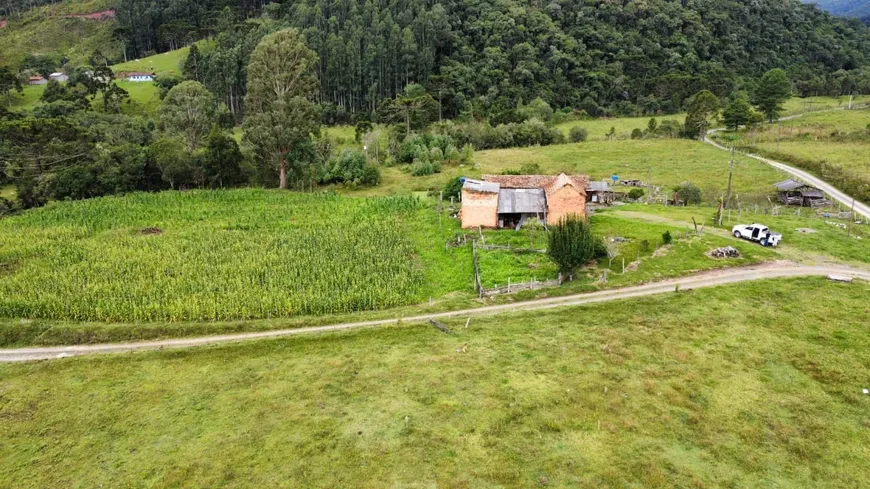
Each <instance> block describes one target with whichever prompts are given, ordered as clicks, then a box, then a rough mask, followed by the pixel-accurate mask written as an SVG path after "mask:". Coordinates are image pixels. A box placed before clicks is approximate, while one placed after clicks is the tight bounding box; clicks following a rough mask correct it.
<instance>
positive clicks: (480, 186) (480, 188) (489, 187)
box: [462, 178, 500, 194]
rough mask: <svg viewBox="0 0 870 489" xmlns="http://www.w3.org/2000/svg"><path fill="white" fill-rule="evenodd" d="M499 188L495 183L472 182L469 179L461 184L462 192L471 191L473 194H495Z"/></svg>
mask: <svg viewBox="0 0 870 489" xmlns="http://www.w3.org/2000/svg"><path fill="white" fill-rule="evenodd" d="M499 188H500V186H499V184H497V183H492V182H481V181H480V180H472V179H471V178H466V179H465V183H463V184H462V189H463V190H471V191H473V192H489V193H493V194H497V193H498V191H499Z"/></svg>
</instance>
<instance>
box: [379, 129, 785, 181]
mask: <svg viewBox="0 0 870 489" xmlns="http://www.w3.org/2000/svg"><path fill="white" fill-rule="evenodd" d="M475 160H476V161H477V162H478V167H477V168H471V167H464V168H462V167H455V166H454V167H450V166H445V167H444V168H443V170H442V173H440V174H436V175H431V176H425V177H413V176H411V175H410V174H409V173H406V172H404V171H402V169H401V168H385V169H384V170H383V177H384V178H383V183H382V184H381V186H380V187H377V188H375V189H371V190H369V191H367V193H371V194H381V193H387V194H391V193H398V192H407V191H411V190H426V189H427V188H438V187H440V186H442V185H443V184H444V183H445V182H446V181H448V180H449V179H450V178H453V177H455V176H459V175H465V176H468V177H477V176H480V175H481V174H486V173H501V172H502V171H504V170H508V169H518V168H519V167H520V166H521V165H523V164H525V163H537V164H538V165H540V167H541V170H542V171H543V172H544V173H548V174H554V173H559V172H565V173H581V174H587V175H590V177H592V179H595V180H601V179H608V180H609V179H610V176H611V175H613V174H614V173H615V174H617V175H619V177H620V178H621V179H623V180H625V179H633V178H634V179H642V180H644V181H646V180H647V170H648V169H652V179H653V184H654V185H658V186H666V187H670V186H673V185H677V184H680V183H682V182H684V181H693V182H695V183H696V184H697V185H698V186H699V187H701V188H702V189H704V188H705V187H716V188H718V189H724V188H725V187H726V186H727V183H728V182H727V179H728V174H727V172H728V160H729V157H728V155H727V154H725V153H724V152H722V151H719V150H717V149H715V148H713V147H711V146H709V145H705V144H702V143H699V142H696V141H689V140H683V139H679V140H664V139H653V140H637V141H613V142H607V141H593V142H587V143H580V144H563V145H554V146H543V147H532V148H513V149H500V150H489V151H480V152H477V153H476V154H475ZM778 179H779V180H781V179H782V174H781V173H780V172H778V171H776V170H774V169H772V168H770V167H769V166H767V165H765V164H763V163H760V162H757V161H754V160H751V159H749V158H738V165H737V172H736V173H735V176H734V188H735V189H736V191H738V192H752V193H769V192H770V191H771V189H772V187H771V186H770V185H771V184H772V183H774V182H776V181H778Z"/></svg>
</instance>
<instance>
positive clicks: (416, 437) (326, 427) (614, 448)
mask: <svg viewBox="0 0 870 489" xmlns="http://www.w3.org/2000/svg"><path fill="white" fill-rule="evenodd" d="M868 294H870V286H868V285H867V284H865V283H860V282H856V283H852V284H837V283H831V282H828V281H826V280H824V279H821V278H819V279H810V280H806V279H790V280H777V281H775V282H772V281H762V282H757V283H746V284H740V285H731V286H723V287H718V288H715V289H705V290H697V291H688V292H681V293H678V294H669V295H667V296H658V297H651V298H646V299H634V300H630V301H621V302H615V303H607V304H597V305H596V304H591V305H588V306H584V307H582V308H566V309H560V310H553V311H545V312H540V311H536V312H531V313H517V314H512V315H507V316H496V317H488V318H474V319H472V320H471V321H470V324H469V325H468V327H467V328H465V327H464V326H465V319H464V318H457V319H454V320H448V321H446V324H447V325H448V326H449V327H450V328H451V329H452V330H453V331H454V334H451V335H446V334H443V333H441V332H439V331H438V330H436V329H435V328H433V327H432V326H430V325H422V324H421V325H410V326H409V325H403V326H398V327H389V328H381V329H377V330H363V331H357V332H352V333H337V334H336V335H322V336H308V337H300V338H294V339H283V340H265V341H257V342H251V343H246V344H242V345H230V346H224V347H210V348H201V349H195V350H185V351H164V352H148V353H140V354H135V355H122V356H106V357H96V358H89V359H66V360H58V361H51V362H37V363H27V364H18V365H13V364H4V365H0V379H3V380H2V381H0V386H2V395H3V399H4V402H3V404H2V405H0V415H2V417H3V419H4V424H3V426H4V443H2V444H0V460H3V464H2V469H0V475H2V477H3V479H4V480H8V481H16V484H15V486H16V487H17V488H20V489H27V488H31V487H32V488H42V487H66V486H71V485H75V484H78V485H81V486H87V487H99V486H100V485H103V486H104V487H124V486H134V485H149V486H155V487H170V486H171V487H214V486H222V487H260V486H266V485H270V484H273V483H274V481H276V480H280V481H282V483H285V484H287V485H288V486H293V487H324V488H326V487H343V486H348V485H352V486H355V487H390V486H395V487H415V486H421V485H425V486H433V487H434V486H436V485H439V486H445V487H538V486H546V487H557V488H568V487H581V486H606V487H628V486H638V487H759V488H760V487H768V486H777V487H814V488H828V487H830V488H841V487H860V486H861V485H862V483H861V481H862V480H864V481H866V480H868V479H870V459H868V454H867V451H866V449H865V447H866V446H867V445H868V443H870V435H868V432H867V430H865V429H860V427H861V426H862V425H863V423H866V417H867V414H866V413H867V411H866V400H867V399H866V398H867V396H862V394H861V388H862V387H867V385H866V383H865V381H866V378H867V375H868V370H867V365H868V364H870V356H868V355H870V353H868V352H870V342H868V336H867V334H866V331H865V320H864V318H865V317H866V309H867V301H866V298H867V296H868ZM773 304H775V305H776V307H772V305H773ZM786 316H787V317H799V318H801V320H800V321H789V320H783V318H784V317H786ZM169 420H171V422H168V421H169ZM47 440H48V441H49V442H47ZM264 447H266V448H265V449H264ZM215 454H220V456H219V457H216V456H215ZM95 460H98V461H99V463H98V464H94V461H95ZM47 467H50V468H51V470H45V469H46V468H47Z"/></svg>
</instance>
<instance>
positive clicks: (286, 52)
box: [244, 29, 320, 189]
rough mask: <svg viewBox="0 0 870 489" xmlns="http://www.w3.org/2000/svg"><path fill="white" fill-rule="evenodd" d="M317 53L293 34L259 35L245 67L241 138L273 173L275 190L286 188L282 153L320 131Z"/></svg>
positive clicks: (284, 159)
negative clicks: (258, 40)
mask: <svg viewBox="0 0 870 489" xmlns="http://www.w3.org/2000/svg"><path fill="white" fill-rule="evenodd" d="M317 60H318V58H317V54H315V53H314V51H312V50H311V49H309V48H308V46H306V45H305V41H304V39H303V37H302V36H301V35H300V34H299V31H297V30H296V29H285V30H281V31H278V32H275V33H273V34H269V35H267V36H265V37H264V38H263V39H262V40H261V41H260V43H259V44H258V45H257V47H256V48H255V49H254V52H253V53H252V54H251V62H250V63H249V64H248V86H247V88H248V90H247V95H246V96H245V107H246V111H247V114H246V116H245V122H244V129H245V135H244V138H245V140H246V141H248V142H249V143H251V144H252V145H253V146H254V147H255V148H257V151H258V154H259V156H260V157H261V158H262V159H263V161H265V162H266V163H268V164H271V165H274V166H275V167H276V169H277V170H278V181H279V187H280V188H282V189H286V188H287V168H288V162H287V158H288V154H289V153H291V151H293V149H294V147H295V146H298V145H302V144H304V143H305V142H306V140H308V139H310V138H311V137H312V135H313V134H316V133H318V132H319V131H320V110H319V108H318V107H317V105H315V104H314V102H313V101H312V99H313V98H314V96H315V95H316V94H317V92H318V80H317V77H316V76H315V71H314V70H315V67H316V64H317Z"/></svg>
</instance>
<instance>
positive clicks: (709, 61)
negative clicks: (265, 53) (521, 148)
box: [118, 0, 870, 122]
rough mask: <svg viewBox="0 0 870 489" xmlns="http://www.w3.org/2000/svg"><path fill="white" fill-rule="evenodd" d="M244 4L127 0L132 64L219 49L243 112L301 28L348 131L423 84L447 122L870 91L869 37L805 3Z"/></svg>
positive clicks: (216, 72) (226, 88)
mask: <svg viewBox="0 0 870 489" xmlns="http://www.w3.org/2000/svg"><path fill="white" fill-rule="evenodd" d="M230 3H231V2H226V1H222V0H208V1H205V2H187V1H173V2H169V1H168V0H162V1H158V2H152V1H150V0H149V1H144V0H120V1H119V6H118V20H119V24H120V26H119V28H120V29H121V30H122V31H123V32H124V33H126V35H127V45H128V50H129V52H128V55H129V56H131V57H135V56H143V55H147V54H149V53H151V52H154V51H162V50H166V49H170V48H171V47H175V46H178V45H179V43H184V42H190V41H192V40H195V39H199V38H205V37H210V38H212V39H213V40H214V41H215V44H216V46H215V49H214V50H213V51H212V52H211V53H210V54H209V55H207V56H206V59H204V65H205V67H204V69H203V71H202V75H201V76H202V77H203V80H202V81H204V82H205V83H206V85H208V86H209V87H210V88H211V89H212V91H214V92H215V93H216V94H217V95H218V96H220V97H221V98H222V99H224V100H225V101H226V102H227V104H228V106H230V108H231V110H233V111H234V112H236V111H237V110H241V109H242V107H241V102H240V100H241V99H242V98H243V95H244V93H243V92H244V86H245V76H246V73H245V66H246V65H247V56H249V54H250V52H251V50H252V49H253V46H254V45H256V42H257V40H258V39H259V38H261V37H262V36H263V35H265V34H266V33H268V32H272V31H274V30H277V29H280V28H282V27H286V26H291V27H297V28H299V29H300V30H301V31H302V32H303V33H304V35H305V38H306V41H307V44H308V45H309V47H311V49H313V50H314V51H315V52H316V53H317V55H318V57H319V63H318V68H317V70H318V75H319V78H320V80H321V84H320V91H319V94H318V98H319V102H320V103H321V104H323V105H324V110H325V111H326V112H327V113H331V112H334V113H335V120H336V121H339V122H347V121H349V120H354V119H356V118H365V119H369V118H370V117H371V114H372V113H373V112H375V111H376V110H377V108H378V105H379V104H380V103H381V102H382V101H383V100H385V99H388V98H391V97H393V96H395V95H396V94H397V93H400V92H402V90H403V89H404V87H405V86H406V85H408V84H410V83H418V84H422V85H423V86H424V87H425V88H426V89H427V91H428V92H429V93H430V94H432V95H433V97H435V98H437V99H439V101H440V102H441V105H442V107H443V112H444V115H445V116H446V117H456V116H459V115H460V114H462V113H463V112H465V113H478V114H482V115H484V116H487V117H490V116H494V115H496V114H499V113H500V112H503V111H505V110H509V109H511V108H513V107H515V106H516V105H517V103H519V102H522V101H530V100H532V99H534V98H537V97H541V98H542V99H544V100H545V101H547V102H548V103H549V104H551V105H552V106H554V107H557V108H561V107H572V108H576V109H580V110H584V111H585V112H586V113H587V114H589V115H591V116H600V115H611V114H621V115H644V114H657V113H673V112H677V111H679V110H680V109H681V108H682V106H683V104H684V102H685V100H686V99H687V98H688V97H689V96H691V95H692V94H694V93H696V92H698V91H699V90H702V89H709V90H711V91H712V92H713V93H715V94H716V95H718V96H720V97H723V96H725V95H727V94H728V93H730V92H732V91H733V90H735V89H751V86H747V85H749V84H751V83H752V81H751V80H750V79H751V78H754V77H758V76H760V75H761V74H763V73H764V72H766V71H768V70H770V69H772V68H785V69H786V70H787V71H788V74H789V76H790V77H791V79H792V80H793V81H794V83H795V88H796V90H797V93H798V94H799V95H801V96H809V95H840V94H843V93H850V92H851V91H855V90H857V89H858V87H857V85H859V84H860V85H862V88H866V87H863V85H868V84H870V82H868V75H867V71H866V69H865V67H866V66H867V64H868V62H870V59H868V53H870V29H868V28H867V27H866V26H863V25H862V24H861V23H860V22H859V21H857V20H850V19H842V18H836V17H833V16H831V15H830V14H828V13H826V12H823V11H821V10H819V9H818V8H817V7H815V6H813V5H805V4H801V3H800V2H799V1H797V0H779V1H771V2H749V1H735V0H731V1H717V2H707V1H696V0H684V1H681V2H673V1H665V0H651V1H644V2H640V1H634V2H632V1H625V2H611V1H595V0H590V1H586V2H569V1H555V2H550V3H547V4H544V3H543V2H540V3H538V2H521V1H517V0H498V1H480V0H462V1H447V2H424V1H419V0H386V1H382V2H373V1H367V2H361V1H358V0H345V1H336V2H325V1H323V0H296V1H285V2H280V3H278V2H274V3H271V4H268V5H265V6H264V8H263V10H262V11H263V12H265V15H262V16H261V15H260V12H261V11H260V10H259V9H258V7H259V6H258V5H254V4H251V3H248V2H245V3H241V4H239V3H232V5H229V4H230ZM188 4H189V5H188ZM161 5H163V8H161ZM245 19H250V20H248V21H245ZM359 114H362V115H359Z"/></svg>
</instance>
